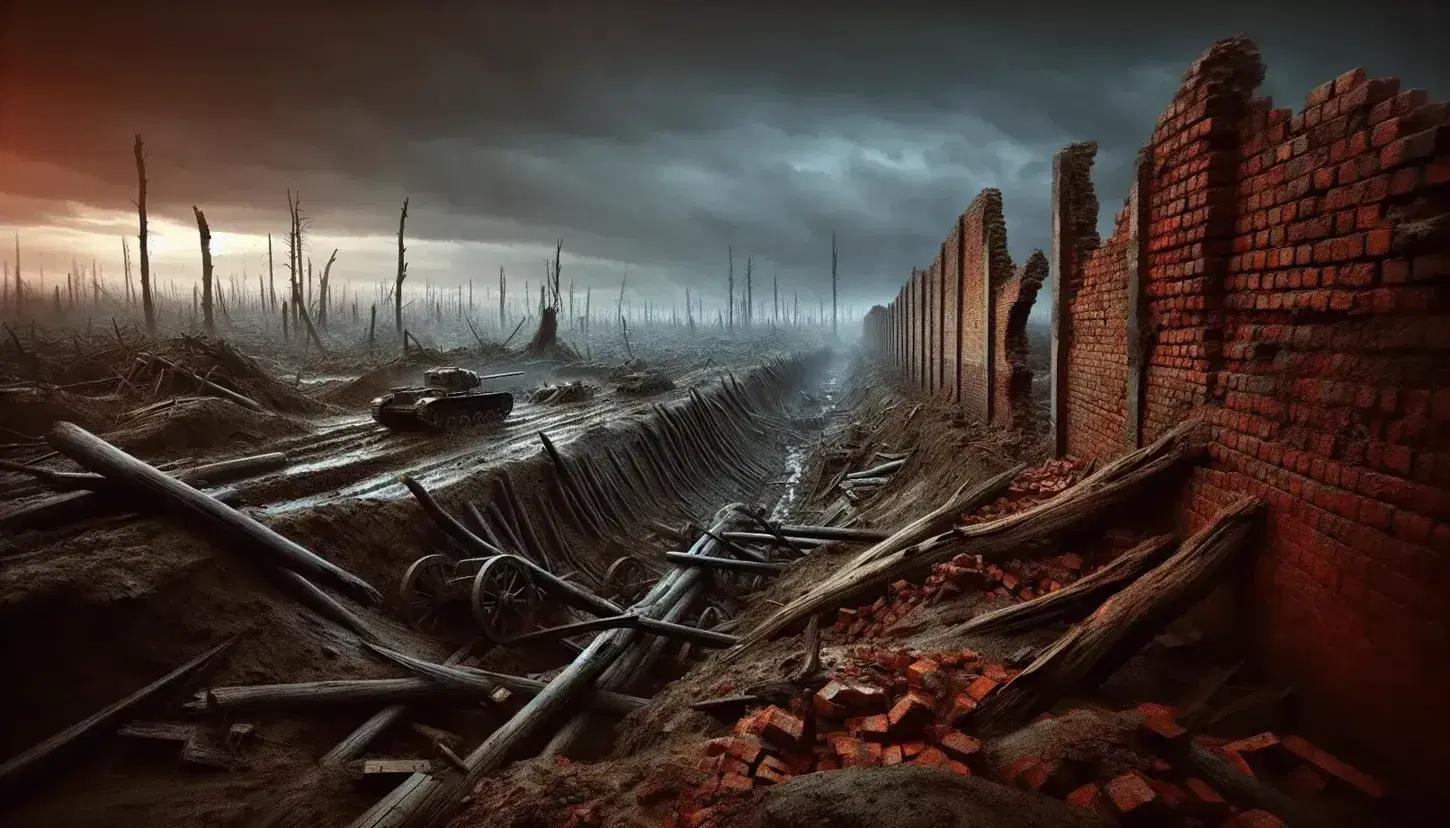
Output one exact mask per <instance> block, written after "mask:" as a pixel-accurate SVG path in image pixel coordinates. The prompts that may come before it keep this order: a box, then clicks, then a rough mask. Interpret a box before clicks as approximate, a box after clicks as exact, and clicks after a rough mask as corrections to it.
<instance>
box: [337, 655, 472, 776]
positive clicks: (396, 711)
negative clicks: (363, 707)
mask: <svg viewBox="0 0 1450 828" xmlns="http://www.w3.org/2000/svg"><path fill="white" fill-rule="evenodd" d="M470 649H472V645H469V644H465V645H463V646H462V647H459V648H458V649H457V650H454V651H453V654H452V655H450V656H448V658H447V659H446V660H445V661H444V662H443V666H444V667H452V666H453V665H455V664H457V663H458V662H460V661H462V660H463V659H464V657H466V656H467V655H468V651H469V650H470ZM403 680H404V681H411V682H417V683H419V684H422V685H425V686H426V687H427V689H428V690H429V691H432V690H448V688H444V687H440V686H439V685H438V684H437V683H435V682H431V681H428V680H426V679H403ZM401 700H402V699H388V700H387V701H401ZM378 701H380V702H381V701H384V700H383V699H378ZM407 710H408V708H407V707H406V706H404V705H401V704H392V705H390V706H388V707H385V708H383V709H382V710H379V711H378V712H377V713H375V714H373V716H372V718H370V719H368V720H367V721H365V722H363V723H362V724H360V725H358V727H357V730H354V731H353V732H351V733H349V734H347V735H346V736H344V737H342V741H340V742H338V743H337V744H335V745H333V746H332V749H331V750H329V751H328V752H327V753H325V754H323V755H322V758H321V759H318V760H317V762H318V764H320V765H340V764H342V763H344V762H348V761H351V760H353V759H356V758H357V757H359V756H361V755H362V753H363V751H365V750H367V749H368V745H370V744H372V741H373V740H374V739H376V738H377V737H378V736H379V735H381V734H382V732H383V731H385V730H387V729H388V728H390V727H392V726H393V725H394V724H396V723H397V721H398V720H399V719H401V718H403V715H404V714H405V713H406V712H407Z"/></svg>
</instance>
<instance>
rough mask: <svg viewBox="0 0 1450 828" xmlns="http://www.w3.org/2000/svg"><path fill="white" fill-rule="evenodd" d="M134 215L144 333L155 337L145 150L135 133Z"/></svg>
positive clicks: (139, 135)
mask: <svg viewBox="0 0 1450 828" xmlns="http://www.w3.org/2000/svg"><path fill="white" fill-rule="evenodd" d="M133 151H134V153H135V155H136V182H137V187H136V189H137V194H136V213H137V216H138V218H139V222H140V232H139V233H138V234H137V236H138V240H139V242H140V251H141V309H142V312H143V313H144V314H145V315H146V333H148V334H150V335H151V336H155V335H156V306H155V305H154V304H152V302H151V251H150V248H149V247H148V246H147V244H146V148H145V145H143V144H142V143H141V133H139V132H138V133H136V145H135V147H133Z"/></svg>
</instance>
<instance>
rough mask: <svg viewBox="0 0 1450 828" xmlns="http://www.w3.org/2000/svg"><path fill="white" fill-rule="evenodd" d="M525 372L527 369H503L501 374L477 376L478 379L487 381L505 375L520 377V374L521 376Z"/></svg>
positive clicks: (501, 377)
mask: <svg viewBox="0 0 1450 828" xmlns="http://www.w3.org/2000/svg"><path fill="white" fill-rule="evenodd" d="M526 373H528V372H527V371H505V372H504V373H502V374H489V375H487V376H483V377H479V379H480V380H483V381H484V382H487V381H489V380H496V379H504V378H505V377H521V376H523V375H524V374H526Z"/></svg>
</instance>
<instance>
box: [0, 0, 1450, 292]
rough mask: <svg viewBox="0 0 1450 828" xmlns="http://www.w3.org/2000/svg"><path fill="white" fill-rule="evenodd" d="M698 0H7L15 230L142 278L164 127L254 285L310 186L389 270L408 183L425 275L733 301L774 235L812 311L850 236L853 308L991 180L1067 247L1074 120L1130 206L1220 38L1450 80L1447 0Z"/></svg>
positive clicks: (3, 95) (167, 155)
mask: <svg viewBox="0 0 1450 828" xmlns="http://www.w3.org/2000/svg"><path fill="white" fill-rule="evenodd" d="M1286 3H1287V4H1288V6H1287V7H1286ZM702 5H703V4H694V3H670V4H665V3H658V4H648V5H646V4H641V3H617V2H602V1H601V2H595V3H569V4H562V3H551V2H546V0H532V1H531V2H527V3H501V2H492V3H481V2H480V3H473V2H465V0H447V1H445V2H437V3H424V2H415V3H409V2H376V0H352V2H343V0H337V2H296V3H279V2H275V0H250V2H231V1H230V0H211V2H182V0H177V1H176V2H159V1H158V0H152V1H151V2H114V3H102V2H86V3H77V2H72V0H25V2H19V1H18V0H12V2H3V3H0V228H3V227H9V226H15V227H17V228H18V229H20V230H21V233H22V239H23V240H25V241H26V242H27V246H28V247H29V248H30V249H32V250H33V251H35V255H36V258H40V260H41V261H42V262H43V263H45V264H46V267H47V270H48V271H49V270H52V269H53V270H56V271H64V270H65V269H67V268H68V266H69V260H70V256H71V255H72V254H75V255H79V256H81V257H82V258H87V257H90V256H93V255H99V256H100V257H101V258H102V266H103V268H104V269H106V270H107V271H109V272H116V271H119V269H120V242H119V240H118V237H119V236H121V235H122V234H130V235H134V234H135V224H134V215H133V213H132V211H133V207H132V205H131V199H132V198H134V197H135V185H136V175H135V168H134V164H133V160H132V157H131V144H132V136H133V134H134V133H137V132H140V133H142V134H143V135H144V137H145V140H146V143H147V147H148V149H149V153H150V161H149V163H150V178H151V200H152V209H153V215H154V216H156V218H157V220H158V225H157V226H158V228H159V229H160V232H161V237H160V238H158V240H157V242H156V246H157V254H156V255H157V259H158V265H157V267H158V269H159V271H160V272H161V275H162V277H163V278H165V277H168V276H169V277H173V278H190V276H191V275H192V274H194V273H195V272H196V271H197V265H196V260H197V255H196V237H195V231H194V225H193V224H191V222H192V218H191V210H190V208H191V205H193V204H195V205H198V206H200V207H202V208H203V209H204V210H205V211H206V213H207V215H208V218H209V219H210V223H211V225H212V227H213V230H214V231H215V232H217V233H218V244H217V247H218V250H217V262H218V264H217V267H218V269H219V270H221V271H223V272H229V271H237V272H239V271H240V270H242V268H243V267H246V268H247V269H248V270H249V272H250V273H252V274H255V273H256V272H257V269H258V268H259V267H265V252H264V251H265V246H264V244H263V243H262V242H261V241H259V239H258V238H257V237H256V236H255V235H253V234H265V233H267V232H269V231H270V232H273V233H277V234H279V235H280V234H284V233H285V232H286V227H287V219H286V191H287V189H288V188H292V189H295V190H300V191H301V194H302V202H303V206H304V208H305V209H306V210H307V212H308V213H310V214H311V215H312V216H313V217H314V220H315V223H314V233H315V236H316V238H315V239H314V242H313V247H314V250H313V256H314V257H315V258H316V259H317V262H318V266H319V267H320V265H321V261H322V260H324V259H325V258H326V257H327V253H328V252H330V250H328V249H322V248H332V247H340V248H342V252H341V253H340V254H339V257H338V265H337V270H336V272H337V273H338V274H339V275H341V276H342V277H344V278H351V279H357V280H365V281H372V280H377V279H385V278H388V276H389V274H390V273H391V271H392V269H393V263H392V259H393V256H394V255H395V254H394V253H393V252H392V251H391V250H390V245H391V244H392V243H393V242H392V240H391V239H390V238H388V237H389V236H390V235H391V234H393V233H396V231H397V221H398V207H399V204H400V203H401V201H402V199H403V197H404V196H410V197H411V199H412V202H411V209H410V217H409V226H408V233H409V236H410V238H412V239H415V240H416V241H414V242H413V243H412V246H411V250H410V255H409V258H410V260H411V261H412V265H411V267H410V272H411V273H412V275H413V279H414V281H417V280H428V281H432V282H433V283H435V284H437V283H448V284H453V283H457V282H459V281H463V282H466V281H467V280H468V279H469V278H477V279H479V280H480V284H481V283H482V282H483V281H489V282H490V283H492V280H496V278H497V276H496V274H497V269H498V267H499V266H500V265H506V266H508V267H509V268H510V269H511V270H512V271H513V272H514V273H515V274H517V275H516V276H515V278H518V279H525V278H530V279H537V278H538V276H539V275H540V274H542V272H543V266H542V264H541V260H542V258H543V256H544V249H543V246H549V247H551V246H552V243H553V241H554V240H555V239H556V238H559V237H562V238H563V239H564V245H565V252H566V259H565V270H564V281H565V282H566V283H567V282H568V281H570V280H575V281H577V282H578V283H579V284H580V285H584V284H595V285H609V286H610V289H611V290H612V289H614V288H615V286H617V285H618V281H619V274H620V271H621V270H622V268H623V267H624V265H625V264H626V263H627V264H628V266H629V268H630V273H631V275H630V282H631V284H632V285H633V286H634V287H635V288H638V289H639V290H641V291H642V292H644V291H647V292H657V293H658V294H659V296H660V298H661V299H663V300H664V301H666V302H668V301H670V297H671V296H672V295H674V294H677V293H682V292H683V288H684V286H686V285H690V286H692V287H695V288H697V289H701V288H702V289H704V290H705V291H707V292H710V293H711V295H713V294H715V293H718V294H723V291H724V287H723V284H724V277H725V267H726V251H727V248H728V247H730V246H733V247H734V250H735V258H736V266H737V272H739V271H740V270H743V267H744V260H745V257H746V256H748V255H753V256H754V257H755V262H756V268H757V270H756V272H757V274H758V275H759V278H763V279H765V280H767V282H768V280H769V279H770V277H771V276H772V275H774V274H777V273H778V274H779V277H780V281H781V285H782V290H783V291H785V290H788V289H789V290H799V291H800V292H801V296H802V300H803V302H804V301H805V300H807V299H813V297H814V296H816V295H817V293H818V292H820V291H824V292H826V293H827V295H828V294H829V289H830V277H829V266H830V244H831V234H832V232H833V231H834V232H835V233H836V234H837V235H838V237H839V244H840V263H841V264H840V270H841V279H842V291H843V294H845V297H844V298H843V301H847V300H849V301H850V302H852V303H854V304H857V305H863V306H864V305H866V304H869V303H871V302H877V301H886V300H889V299H890V298H891V297H892V296H893V295H894V293H895V290H896V288H897V287H898V286H899V284H900V283H901V281H902V280H903V279H904V278H905V277H906V276H907V275H908V274H909V271H910V268H911V267H913V266H923V265H926V264H927V263H929V262H930V260H931V258H932V256H933V254H934V252H935V250H936V248H937V245H938V244H939V243H940V240H941V239H942V237H943V236H944V235H945V233H946V232H947V231H948V230H949V228H950V226H951V224H952V222H953V221H954V220H955V218H956V216H957V215H958V214H959V213H960V212H961V211H962V210H963V209H964V208H965V207H966V206H967V204H968V203H970V202H971V200H972V198H973V197H974V196H975V195H976V193H977V192H978V191H979V190H981V189H982V188H984V187H998V188H1000V189H1001V190H1002V191H1003V193H1004V196H1005V201H1006V209H1007V217H1008V234H1009V242H1010V246H1011V249H1012V254H1013V257H1014V259H1015V260H1016V261H1018V262H1019V263H1020V262H1021V261H1023V260H1024V259H1025V258H1026V257H1027V255H1028V254H1029V253H1030V252H1031V251H1032V250H1033V249H1034V248H1037V247H1046V246H1047V244H1048V209H1047V201H1048V195H1049V192H1050V170H1051V158H1052V154H1053V153H1054V152H1055V151H1056V150H1057V149H1059V148H1061V147H1062V146H1063V145H1065V144H1067V143H1069V142H1072V141H1077V140H1087V139H1091V140H1096V141H1097V142H1098V143H1099V145H1100V152H1099V155H1098V163H1097V167H1096V170H1095V180H1096V182H1097V185H1098V193H1099V197H1100V199H1101V200H1102V203H1103V216H1102V222H1101V224H1102V225H1103V226H1104V227H1105V228H1106V227H1107V226H1108V225H1109V223H1110V221H1111V217H1112V214H1113V213H1114V212H1116V210H1117V209H1118V208H1119V207H1120V206H1121V203H1122V199H1123V197H1124V196H1125V195H1126V193H1127V186H1128V165H1129V164H1130V162H1131V159H1132V156H1133V153H1134V151H1135V150H1136V148H1137V147H1138V146H1139V145H1140V144H1141V143H1142V142H1143V141H1144V139H1145V138H1146V137H1147V136H1148V134H1149V131H1150V130H1151V128H1152V126H1153V124H1154V121H1155V119H1156V117H1157V115H1158V113H1159V112H1161V111H1162V110H1163V108H1164V107H1165V105H1166V104H1167V103H1168V102H1169V100H1170V99H1171V97H1172V94H1173V91H1174V89H1175V88H1176V87H1177V85H1178V82H1179V80H1180V78H1181V76H1182V74H1183V72H1184V70H1185V69H1186V68H1187V66H1188V64H1189V63H1190V62H1191V61H1192V60H1193V59H1194V58H1195V57H1197V56H1198V55H1199V54H1200V53H1202V51H1203V50H1204V49H1205V48H1207V47H1208V46H1209V44H1211V43H1212V42H1213V41H1214V40H1216V39H1218V38H1221V37H1225V36H1228V35H1232V34H1237V33H1241V32H1242V33H1247V34H1249V35H1250V36H1252V37H1254V38H1255V40H1256V42H1257V43H1258V44H1259V47H1260V49H1261V50H1262V52H1263V54H1264V60H1265V62H1266V64H1267V66H1268V79H1267V81H1266V83H1265V88H1264V90H1263V91H1265V92H1267V93H1270V94H1272V95H1273V96H1274V98H1275V101H1276V103H1277V104H1278V105H1280V106H1286V107H1288V106H1292V107H1294V108H1296V109H1297V108H1299V107H1300V106H1302V103H1303V98H1304V95H1305V93H1306V92H1307V91H1308V90H1309V89H1310V88H1312V87H1313V86H1315V85H1317V84H1319V83H1321V82H1323V81H1325V80H1329V79H1332V78H1333V77H1334V76H1335V75H1337V74H1339V73H1340V72H1343V71H1345V70H1347V69H1351V68H1353V67H1355V66H1363V67H1365V68H1366V69H1368V70H1369V72H1370V74H1371V76H1399V77H1401V78H1403V79H1404V81H1405V86H1406V87H1411V86H1418V87H1427V88H1429V90H1430V92H1431V94H1432V97H1433V98H1435V99H1443V98H1445V97H1450V71H1447V66H1446V49H1445V41H1444V36H1445V35H1444V33H1445V32H1446V31H1447V30H1450V19H1447V15H1446V13H1445V12H1443V11H1441V12H1435V11H1431V10H1430V9H1432V8H1433V7H1434V6H1435V5H1436V4H1434V3H1428V2H1427V3H1394V2H1375V3H1366V2H1362V0H1360V1H1359V2H1355V3H1352V4H1350V3H1339V2H1319V3H1314V4H1307V3H1305V4H1296V3H1290V2H1289V0H1281V2H1279V3H1276V4H1269V3H1257V2H1256V3H1237V2H1215V3H1211V4H1169V5H1166V6H1165V5H1159V6H1158V7H1157V8H1159V9H1162V10H1163V11H1162V16H1161V18H1154V17H1152V16H1150V15H1148V14H1144V13H1139V12H1128V11H1124V12H1113V11H1104V9H1105V8H1109V7H1111V4H1101V3H1097V4H1074V5H1071V6H1066V7H1065V8H1066V9H1071V10H1066V11H1054V10H1052V9H1051V8H1047V7H1040V6H1038V4H1032V3H1007V4H1003V3H992V4H971V3H951V4H948V3H937V4H931V5H926V4H914V3H909V2H895V3H880V4H865V3H852V2H846V1H845V0H838V2H834V3H828V2H819V3H805V2H787V0H777V1H776V2H770V3H765V4H756V3H744V2H737V3H720V4H715V5H718V6H719V7H720V9H719V10H711V11H702V10H701V6H702ZM976 5H982V6H983V10H981V11H973V10H971V8H970V7H972V6H976ZM1058 5H1061V4H1058ZM1204 5H1206V6H1210V7H1211V8H1212V11H1211V12H1195V10H1194V8H1195V6H1204ZM1295 5H1302V6H1303V7H1304V9H1305V10H1304V11H1301V10H1298V9H1296V8H1295ZM1447 5H1450V4H1447ZM304 6H305V7H310V8H311V9H314V10H312V11H299V10H298V7H304ZM435 7H436V8H435ZM671 7H673V8H671ZM1340 7H1342V8H1343V9H1345V10H1344V11H1338V10H1337V9H1339V8H1340ZM1143 8H1145V9H1152V8H1153V6H1151V5H1147V4H1144V5H1143ZM727 9H728V10H727ZM887 9H890V11H887ZM1308 9H1318V10H1319V11H1318V12H1317V13H1315V12H1312V11H1308ZM1077 10H1083V11H1077ZM1170 19H1171V20H1172V21H1173V22H1171V23H1170V22H1167V21H1168V20H1170ZM42 228H44V229H42ZM231 234H235V235H231ZM8 247H9V245H8V244H7V245H0V249H5V248H8ZM12 255H13V254H12V253H10V252H9V251H8V250H7V251H6V253H5V258H6V259H9V258H10V257H11V256H12ZM36 258H32V259H31V260H30V261H29V262H28V263H27V266H26V269H27V271H29V270H31V269H32V266H33V264H34V262H35V261H36ZM1044 304H1045V303H1044Z"/></svg>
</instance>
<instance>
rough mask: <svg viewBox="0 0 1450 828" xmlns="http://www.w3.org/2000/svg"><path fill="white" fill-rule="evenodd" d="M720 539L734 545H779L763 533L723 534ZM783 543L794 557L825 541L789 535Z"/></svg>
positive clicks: (773, 538)
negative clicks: (787, 545)
mask: <svg viewBox="0 0 1450 828" xmlns="http://www.w3.org/2000/svg"><path fill="white" fill-rule="evenodd" d="M720 537H721V539H723V540H727V541H732V542H734V543H769V544H774V545H776V546H780V545H781V544H780V541H779V540H778V539H777V538H776V536H775V535H768V534H766V533H764V532H723V533H721V535H720ZM785 541H786V543H787V544H789V548H790V550H791V552H792V553H794V554H796V555H799V554H800V553H801V552H809V551H811V550H812V549H815V548H816V547H818V546H820V545H821V544H823V543H825V541H822V540H816V539H814V538H798V537H792V536H790V535H786V536H785Z"/></svg>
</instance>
